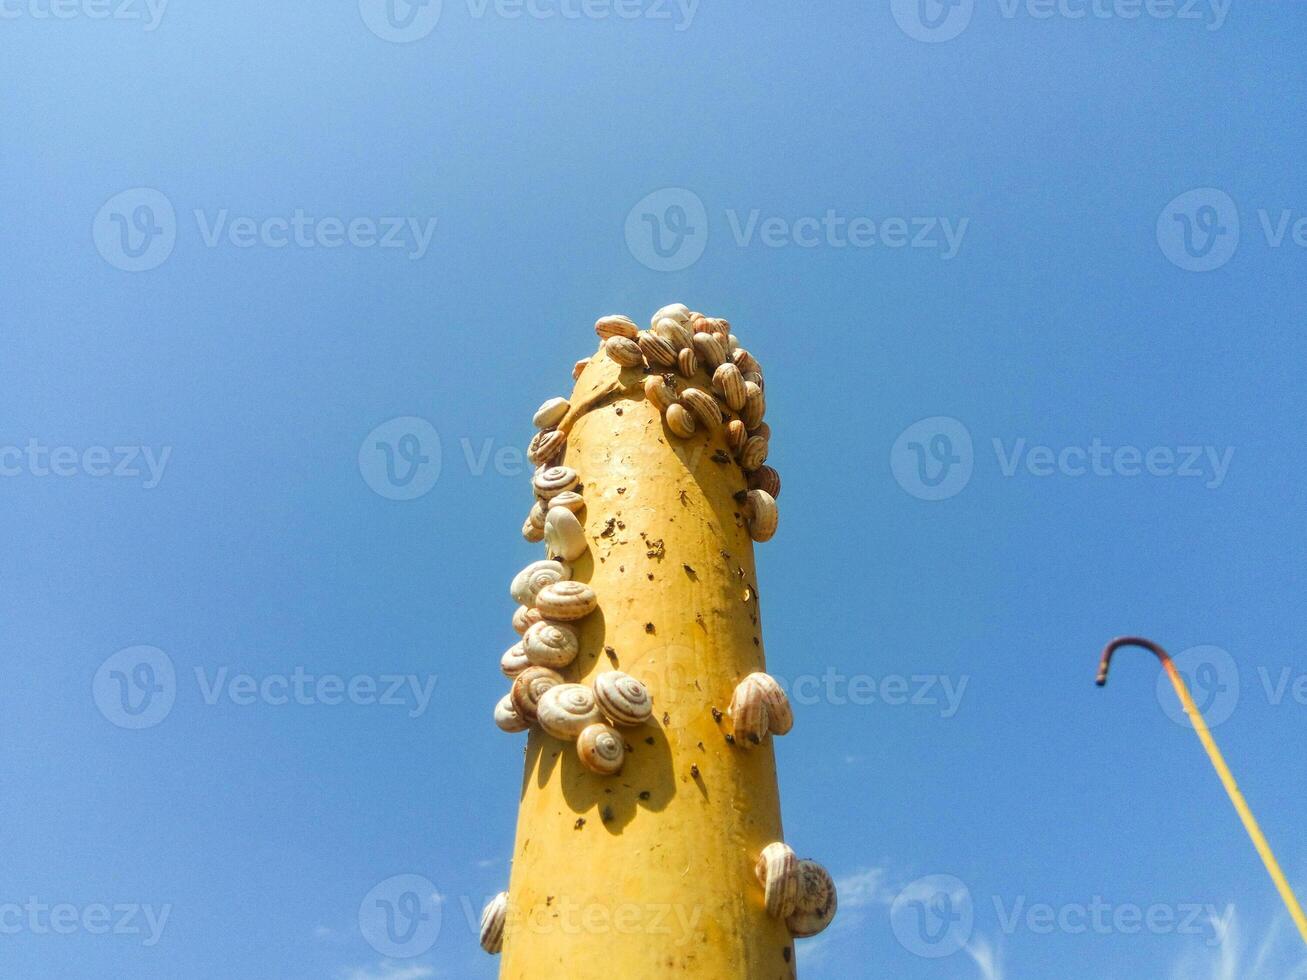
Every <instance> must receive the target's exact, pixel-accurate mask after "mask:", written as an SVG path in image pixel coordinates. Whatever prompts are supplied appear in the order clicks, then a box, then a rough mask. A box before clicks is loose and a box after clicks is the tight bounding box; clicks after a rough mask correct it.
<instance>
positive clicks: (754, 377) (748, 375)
mask: <svg viewBox="0 0 1307 980" xmlns="http://www.w3.org/2000/svg"><path fill="white" fill-rule="evenodd" d="M740 373H741V374H742V375H744V380H745V381H752V382H753V383H754V384H756V385H757V386H758V388H759V389H761V390H762V391H766V390H767V382H766V381H765V380H764V379H763V376H762V375H761V374H759V373H758V372H757V371H741V372H740Z"/></svg>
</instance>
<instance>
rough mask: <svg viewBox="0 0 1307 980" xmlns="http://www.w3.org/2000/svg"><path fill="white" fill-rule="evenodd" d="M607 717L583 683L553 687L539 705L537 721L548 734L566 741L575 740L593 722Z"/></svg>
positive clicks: (542, 697) (596, 722) (544, 695)
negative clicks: (600, 710)
mask: <svg viewBox="0 0 1307 980" xmlns="http://www.w3.org/2000/svg"><path fill="white" fill-rule="evenodd" d="M603 720H604V718H603V715H602V714H600V713H599V705H597V704H596V703H595V696H594V693H593V692H592V691H591V690H590V688H588V687H586V686H585V685H584V684H559V685H557V686H555V687H551V688H550V689H549V690H548V691H546V692H545V693H544V694H543V695H542V696H541V698H540V703H539V705H537V706H536V721H538V722H539V723H540V727H541V728H543V729H544V730H545V733H546V734H548V735H552V736H554V738H561V739H563V740H564V741H566V740H570V739H574V738H576V737H577V736H578V735H580V734H581V732H583V731H584V730H585V729H587V728H589V727H590V726H591V725H597V724H599V723H600V722H602V721H603Z"/></svg>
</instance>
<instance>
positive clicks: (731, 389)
mask: <svg viewBox="0 0 1307 980" xmlns="http://www.w3.org/2000/svg"><path fill="white" fill-rule="evenodd" d="M712 386H713V391H715V392H717V393H718V394H719V395H721V396H722V398H724V399H725V400H726V404H727V405H728V406H729V407H730V409H731V411H733V412H738V411H740V409H742V408H744V402H745V398H746V397H747V395H748V393H747V392H746V391H745V388H744V378H743V376H741V374H740V369H739V368H737V367H736V366H735V365H734V364H723V365H721V366H720V367H719V368H717V370H716V371H714V372H713V376H712Z"/></svg>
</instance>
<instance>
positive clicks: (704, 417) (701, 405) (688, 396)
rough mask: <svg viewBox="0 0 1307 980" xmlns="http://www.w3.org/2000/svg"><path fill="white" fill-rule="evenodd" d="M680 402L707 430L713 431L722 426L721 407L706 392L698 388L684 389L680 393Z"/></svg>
mask: <svg viewBox="0 0 1307 980" xmlns="http://www.w3.org/2000/svg"><path fill="white" fill-rule="evenodd" d="M681 401H682V402H683V403H684V405H685V407H686V408H688V409H689V410H690V411H692V412H693V413H694V415H695V417H696V418H697V419H698V420H699V421H700V422H702V423H703V424H704V426H705V427H707V428H708V429H715V428H717V427H718V426H719V425H721V424H722V409H721V406H720V405H718V404H717V399H716V398H714V397H713V396H712V395H710V394H708V393H707V392H706V391H702V390H701V389H699V388H686V389H685V390H684V391H682V392H681Z"/></svg>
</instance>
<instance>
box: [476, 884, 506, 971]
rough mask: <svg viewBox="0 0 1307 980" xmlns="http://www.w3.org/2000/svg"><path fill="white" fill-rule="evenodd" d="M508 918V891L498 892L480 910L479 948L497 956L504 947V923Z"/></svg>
mask: <svg viewBox="0 0 1307 980" xmlns="http://www.w3.org/2000/svg"><path fill="white" fill-rule="evenodd" d="M507 920H508V892H500V893H499V894H498V895H496V896H495V897H494V898H492V899H491V900H490V904H489V905H487V906H486V907H485V909H484V910H483V911H482V912H481V948H482V949H484V950H485V951H486V952H487V953H489V954H490V955H491V956H497V955H498V954H499V953H500V952H501V951H502V950H503V948H504V924H505V923H506V922H507Z"/></svg>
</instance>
